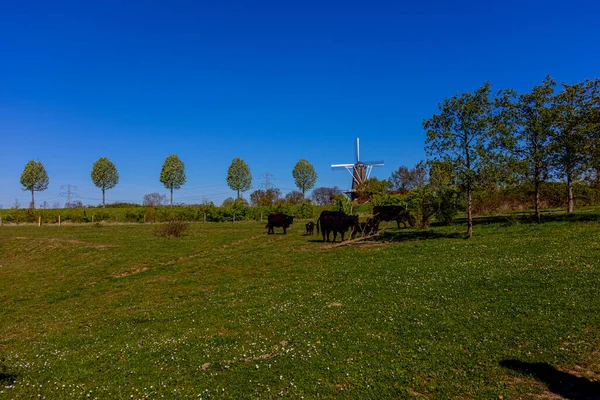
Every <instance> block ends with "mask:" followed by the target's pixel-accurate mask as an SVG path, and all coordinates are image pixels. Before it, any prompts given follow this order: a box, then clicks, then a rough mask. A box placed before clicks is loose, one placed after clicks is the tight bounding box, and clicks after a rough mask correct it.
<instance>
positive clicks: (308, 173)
mask: <svg viewBox="0 0 600 400" xmlns="http://www.w3.org/2000/svg"><path fill="white" fill-rule="evenodd" d="M292 176H293V177H294V180H295V182H296V186H297V187H298V189H300V190H301V191H302V194H305V193H306V191H307V190H310V189H312V188H313V187H315V183H316V182H317V173H316V172H315V167H313V166H312V164H311V163H310V162H309V161H308V160H306V159H304V158H301V159H300V160H299V161H298V162H297V163H296V165H295V166H294V170H293V171H292Z"/></svg>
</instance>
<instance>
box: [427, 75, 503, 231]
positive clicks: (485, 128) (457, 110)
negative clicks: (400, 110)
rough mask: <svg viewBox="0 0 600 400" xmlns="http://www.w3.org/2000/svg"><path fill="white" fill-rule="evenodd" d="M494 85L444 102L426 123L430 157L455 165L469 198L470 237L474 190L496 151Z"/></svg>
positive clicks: (485, 85)
mask: <svg viewBox="0 0 600 400" xmlns="http://www.w3.org/2000/svg"><path fill="white" fill-rule="evenodd" d="M490 90H491V84H490V83H489V82H486V83H485V84H484V85H483V86H481V87H480V88H479V89H477V90H475V91H474V92H473V93H463V94H460V95H459V94H456V95H454V96H453V97H451V98H449V99H448V98H447V99H444V102H443V103H441V104H440V105H439V109H440V113H439V114H435V115H433V116H432V117H431V118H429V119H427V120H424V121H423V127H424V128H425V129H426V130H427V139H426V141H425V145H426V147H425V150H426V153H427V155H428V156H434V157H435V158H436V159H437V160H442V161H446V162H451V163H452V164H453V165H454V166H455V171H456V176H457V179H458V180H459V182H460V183H461V186H462V188H463V190H464V192H465V194H466V196H467V220H468V228H467V235H468V237H469V238H471V237H472V236H473V211H472V210H473V202H472V196H473V190H474V189H475V187H476V186H477V185H478V184H480V183H482V180H483V178H484V175H483V173H484V171H485V168H486V166H487V164H488V163H489V161H490V159H491V158H492V156H493V152H494V147H493V145H494V133H495V130H494V123H493V121H494V120H493V115H494V114H493V109H494V104H493V101H492V100H491V99H490Z"/></svg>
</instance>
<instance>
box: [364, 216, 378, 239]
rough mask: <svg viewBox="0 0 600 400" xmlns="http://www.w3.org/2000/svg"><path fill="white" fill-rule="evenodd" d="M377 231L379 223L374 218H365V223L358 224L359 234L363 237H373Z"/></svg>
mask: <svg viewBox="0 0 600 400" xmlns="http://www.w3.org/2000/svg"><path fill="white" fill-rule="evenodd" d="M378 230H379V222H378V221H377V220H376V219H375V218H367V222H361V223H360V232H361V234H362V235H363V236H366V235H373V234H375V233H377V231H378Z"/></svg>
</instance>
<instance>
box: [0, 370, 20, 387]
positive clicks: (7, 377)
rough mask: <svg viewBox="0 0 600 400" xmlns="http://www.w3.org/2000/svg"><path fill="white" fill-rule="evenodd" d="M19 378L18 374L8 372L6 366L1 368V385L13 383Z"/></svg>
mask: <svg viewBox="0 0 600 400" xmlns="http://www.w3.org/2000/svg"><path fill="white" fill-rule="evenodd" d="M16 380H17V375H15V374H9V373H7V372H6V367H4V366H2V367H1V368H0V385H5V384H13V383H15V381H16Z"/></svg>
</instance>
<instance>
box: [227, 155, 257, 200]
mask: <svg viewBox="0 0 600 400" xmlns="http://www.w3.org/2000/svg"><path fill="white" fill-rule="evenodd" d="M227 184H228V185H229V187H230V188H231V190H235V191H237V197H238V199H239V198H240V192H245V191H247V190H250V188H251V187H252V174H251V173H250V168H249V167H248V164H246V162H245V161H244V160H242V159H241V158H239V157H236V158H234V159H233V161H232V162H231V165H230V166H229V169H228V170H227Z"/></svg>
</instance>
